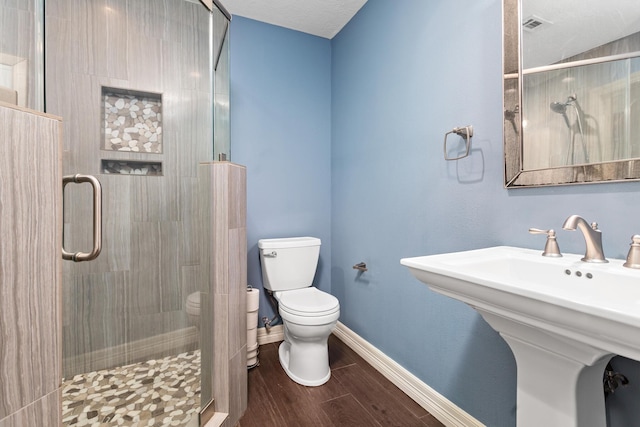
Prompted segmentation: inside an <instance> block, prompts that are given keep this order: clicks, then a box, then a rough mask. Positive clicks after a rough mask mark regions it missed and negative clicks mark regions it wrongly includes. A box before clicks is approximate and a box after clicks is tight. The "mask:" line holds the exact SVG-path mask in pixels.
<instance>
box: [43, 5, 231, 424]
mask: <svg viewBox="0 0 640 427" xmlns="http://www.w3.org/2000/svg"><path fill="white" fill-rule="evenodd" d="M208 4H209V6H206V5H205V4H204V3H201V2H200V1H191V0H81V1H78V0H47V1H46V5H45V12H44V18H45V22H46V26H45V28H46V34H45V41H46V43H45V49H46V55H45V58H46V67H45V69H46V75H45V90H46V111H47V112H48V113H51V114H55V115H58V116H60V117H63V119H64V152H63V169H64V174H65V175H74V174H76V173H82V174H87V175H92V176H95V177H97V178H98V180H99V181H100V183H101V186H102V245H101V246H102V251H101V253H100V255H99V256H98V257H97V258H96V259H95V260H93V261H88V262H70V261H65V262H64V264H63V297H62V300H63V375H64V379H65V382H64V384H63V410H62V411H63V412H62V421H63V424H64V425H92V424H95V423H101V424H100V425H145V426H146V425H190V426H191V425H194V426H197V425H198V414H199V413H200V411H201V409H202V408H203V407H205V406H206V405H207V404H208V403H209V401H210V400H211V397H212V393H211V386H210V385H209V384H202V383H201V371H202V370H205V371H207V372H211V371H212V368H211V366H208V365H207V364H209V365H210V364H211V361H212V360H213V355H212V354H209V353H210V352H211V349H212V348H213V345H211V344H210V343H203V340H205V341H206V340H211V337H209V336H204V337H203V336H202V334H201V331H202V328H201V327H200V324H202V323H204V322H207V323H211V322H212V321H213V319H210V318H204V319H199V318H198V317H199V312H198V309H199V305H198V304H199V301H200V296H201V293H202V292H206V289H207V288H205V287H204V286H203V285H204V284H206V283H208V281H209V277H208V276H207V275H208V269H206V268H203V264H204V263H205V262H208V259H207V257H208V256H209V255H208V254H207V253H206V252H203V251H202V250H201V249H202V248H201V246H202V245H201V242H200V240H199V236H201V235H203V234H206V231H205V229H206V228H207V227H210V226H211V225H210V224H207V223H206V222H204V221H202V220H201V218H200V216H199V214H198V212H199V203H200V200H199V188H198V185H199V183H198V164H199V163H201V162H210V161H212V160H214V159H215V158H226V157H227V156H228V154H229V140H228V130H225V129H228V106H229V103H228V91H229V86H228V41H227V38H228V36H227V35H228V22H229V16H228V14H226V11H224V9H223V8H218V7H216V6H217V5H216V2H214V4H213V5H211V2H208ZM214 132H215V137H216V140H215V148H214ZM92 197H93V193H92V189H91V187H90V186H89V185H85V184H80V185H67V186H66V187H65V189H64V235H63V240H64V247H65V248H66V250H68V251H71V252H74V251H86V250H88V248H91V247H92V245H93V241H92V236H93V233H92V230H93V227H94V225H93V220H92V219H93V215H94V210H93V209H92V206H93V205H92ZM189 297H191V298H190V299H189ZM188 300H189V301H191V306H190V308H191V309H192V310H191V311H190V313H189V314H190V315H188V313H187V301H188ZM194 301H197V304H196V306H195V309H196V311H195V314H196V315H195V316H194V315H193V314H194V312H193V308H194V304H193V302H194ZM202 314H203V316H205V312H204V311H203V313H202ZM206 316H211V313H210V312H207V313H206ZM201 348H202V349H203V351H205V354H201ZM205 349H206V350H205ZM201 361H205V363H204V365H203V364H202V363H201Z"/></svg>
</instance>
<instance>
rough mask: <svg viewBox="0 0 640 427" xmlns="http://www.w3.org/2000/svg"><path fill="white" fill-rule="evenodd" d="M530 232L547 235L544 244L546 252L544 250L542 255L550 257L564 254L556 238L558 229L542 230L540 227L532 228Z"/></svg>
mask: <svg viewBox="0 0 640 427" xmlns="http://www.w3.org/2000/svg"><path fill="white" fill-rule="evenodd" d="M529 233H531V234H546V235H547V242H546V243H545V245H544V252H542V256H548V257H561V256H562V254H561V253H560V247H559V246H558V241H557V240H556V231H555V230H554V229H550V230H541V229H539V228H530V229H529Z"/></svg>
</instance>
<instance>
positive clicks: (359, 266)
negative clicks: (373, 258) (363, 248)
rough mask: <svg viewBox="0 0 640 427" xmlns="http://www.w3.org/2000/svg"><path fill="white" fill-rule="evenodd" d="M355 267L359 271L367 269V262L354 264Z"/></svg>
mask: <svg viewBox="0 0 640 427" xmlns="http://www.w3.org/2000/svg"><path fill="white" fill-rule="evenodd" d="M353 269H354V270H358V271H367V264H366V263H364V262H359V263H357V264H356V265H354V266H353Z"/></svg>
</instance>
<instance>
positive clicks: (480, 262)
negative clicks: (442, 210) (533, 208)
mask: <svg viewBox="0 0 640 427" xmlns="http://www.w3.org/2000/svg"><path fill="white" fill-rule="evenodd" d="M581 257H582V256H581V255H573V254H568V255H567V254H565V255H564V257H562V258H548V257H542V256H541V254H540V252H539V251H533V250H529V249H521V248H513V247H507V246H500V247H493V248H487V249H479V250H475V251H466V252H457V253H448V254H441V255H431V256H424V257H416V258H405V259H402V260H401V261H400V262H401V263H402V264H403V265H405V266H407V267H408V268H409V270H410V271H411V273H412V274H413V275H414V276H415V277H416V278H418V279H419V280H420V281H422V282H424V283H425V284H427V285H428V286H429V287H430V288H431V289H432V290H434V291H435V292H438V293H440V294H443V295H446V296H449V297H451V298H455V299H457V300H460V301H463V302H465V303H467V304H469V305H470V306H471V307H473V308H474V309H475V310H477V311H478V312H479V313H480V315H482V317H483V318H484V319H485V320H486V321H487V322H488V323H489V324H490V325H491V326H492V327H493V328H494V329H495V330H496V331H498V332H499V333H500V335H501V336H502V337H503V338H504V339H505V340H506V342H507V343H508V344H509V347H510V348H511V350H512V351H513V354H514V355H515V359H516V363H517V366H518V379H517V381H518V396H517V422H518V427H540V426H545V427H546V426H549V427H552V426H558V427H578V426H579V427H603V426H605V425H606V419H605V409H604V391H603V385H602V376H603V373H604V369H605V366H606V364H607V362H608V361H609V359H610V358H611V357H612V356H613V355H616V354H619V355H622V356H625V357H628V358H631V359H635V360H640V271H639V270H632V269H628V268H624V267H622V264H623V262H624V261H622V260H612V259H610V260H609V261H610V262H609V263H608V264H591V263H585V262H582V261H580V258H581Z"/></svg>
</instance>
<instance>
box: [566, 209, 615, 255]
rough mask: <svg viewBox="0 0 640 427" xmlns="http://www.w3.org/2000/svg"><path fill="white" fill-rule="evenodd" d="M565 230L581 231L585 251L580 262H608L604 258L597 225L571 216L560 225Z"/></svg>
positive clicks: (577, 216) (600, 235) (600, 234)
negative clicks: (585, 247)
mask: <svg viewBox="0 0 640 427" xmlns="http://www.w3.org/2000/svg"><path fill="white" fill-rule="evenodd" d="M562 228H564V229H565V230H572V231H575V230H576V228H578V229H579V230H580V231H582V235H583V236H584V241H585V243H586V244H587V249H586V252H585V254H584V258H582V261H584V262H609V261H607V260H606V259H605V257H604V251H603V250H602V232H601V231H600V230H598V224H597V223H595V222H592V223H591V225H589V223H588V222H587V221H585V220H584V218H582V217H581V216H579V215H571V216H570V217H569V218H567V220H566V221H565V222H564V224H563V225H562Z"/></svg>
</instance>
